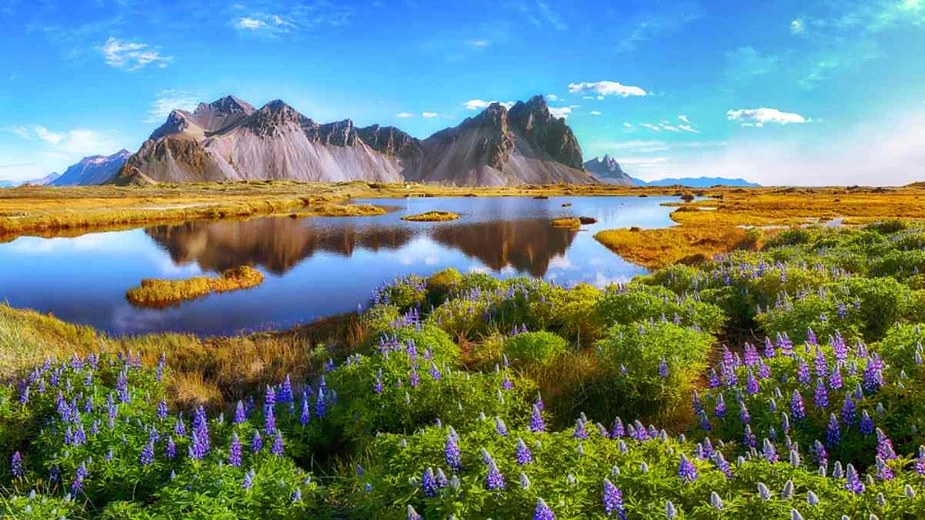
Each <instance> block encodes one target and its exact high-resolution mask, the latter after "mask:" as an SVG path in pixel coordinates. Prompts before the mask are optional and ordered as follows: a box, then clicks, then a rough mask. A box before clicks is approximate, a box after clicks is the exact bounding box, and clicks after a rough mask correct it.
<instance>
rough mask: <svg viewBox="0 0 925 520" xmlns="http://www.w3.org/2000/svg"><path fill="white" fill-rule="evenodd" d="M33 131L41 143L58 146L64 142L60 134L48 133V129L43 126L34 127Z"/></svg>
mask: <svg viewBox="0 0 925 520" xmlns="http://www.w3.org/2000/svg"><path fill="white" fill-rule="evenodd" d="M33 131H35V135H36V137H38V138H39V139H41V140H42V141H45V142H46V143H51V144H58V143H60V142H61V141H62V140H64V136H62V135H61V134H56V133H54V132H49V131H48V129H47V128H45V127H44V126H40V125H36V126H35V127H33Z"/></svg>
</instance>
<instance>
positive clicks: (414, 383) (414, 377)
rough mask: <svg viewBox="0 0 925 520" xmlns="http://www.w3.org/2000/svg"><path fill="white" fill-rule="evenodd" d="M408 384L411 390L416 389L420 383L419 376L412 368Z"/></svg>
mask: <svg viewBox="0 0 925 520" xmlns="http://www.w3.org/2000/svg"><path fill="white" fill-rule="evenodd" d="M408 383H409V384H410V385H411V388H417V387H418V385H419V384H420V383H421V376H419V375H418V371H417V370H416V369H415V368H414V367H412V368H411V376H410V377H409V378H408Z"/></svg>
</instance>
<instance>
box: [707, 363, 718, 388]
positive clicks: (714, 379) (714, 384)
mask: <svg viewBox="0 0 925 520" xmlns="http://www.w3.org/2000/svg"><path fill="white" fill-rule="evenodd" d="M719 384H720V383H719V377H718V376H717V375H716V369H715V368H711V369H710V380H709V382H708V383H707V386H708V387H709V388H719Z"/></svg>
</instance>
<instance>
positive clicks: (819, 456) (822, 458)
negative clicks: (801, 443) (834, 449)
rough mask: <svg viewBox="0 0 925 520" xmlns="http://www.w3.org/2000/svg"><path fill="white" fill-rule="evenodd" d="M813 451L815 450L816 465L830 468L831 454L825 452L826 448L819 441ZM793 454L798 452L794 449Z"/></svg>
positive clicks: (814, 445)
mask: <svg viewBox="0 0 925 520" xmlns="http://www.w3.org/2000/svg"><path fill="white" fill-rule="evenodd" d="M812 450H813V458H814V459H815V461H816V464H818V465H819V466H821V467H826V466H828V464H829V453H828V452H827V451H826V450H825V446H823V444H822V443H821V442H819V441H818V440H817V441H816V442H815V443H814V444H813V448H812ZM793 453H797V451H796V450H795V449H794V450H793Z"/></svg>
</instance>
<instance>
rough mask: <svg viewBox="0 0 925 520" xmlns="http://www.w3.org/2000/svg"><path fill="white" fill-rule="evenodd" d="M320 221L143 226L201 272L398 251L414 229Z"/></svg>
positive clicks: (283, 267) (277, 270)
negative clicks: (359, 252) (323, 254)
mask: <svg viewBox="0 0 925 520" xmlns="http://www.w3.org/2000/svg"><path fill="white" fill-rule="evenodd" d="M320 222H322V221H319V220H318V219H307V220H293V219H289V218H261V219H256V220H247V221H242V222H189V223H186V224H182V225H179V226H158V227H153V228H149V229H146V230H145V233H147V234H148V236H150V237H151V238H152V239H154V241H155V242H156V243H157V244H158V245H160V246H161V247H162V248H163V249H164V250H166V251H167V252H168V253H169V254H170V258H171V259H172V260H173V261H174V262H175V263H177V264H189V263H192V262H196V264H198V265H199V268H200V269H202V270H203V271H216V272H220V271H224V270H226V269H229V268H232V267H239V266H242V265H250V266H260V267H263V268H264V269H265V270H266V271H268V272H270V273H273V274H276V275H282V274H285V273H286V272H287V271H289V270H290V269H292V268H293V267H295V266H296V265H297V264H299V263H300V262H301V261H303V260H305V259H306V258H310V257H311V256H313V255H314V254H315V253H317V252H319V251H326V252H329V253H336V254H340V255H343V256H347V257H349V256H351V255H352V254H353V252H354V250H355V249H356V248H358V247H359V248H363V249H366V250H369V251H379V250H382V249H385V250H393V251H394V250H397V249H399V248H401V247H402V246H404V245H405V244H407V243H408V241H409V240H411V238H412V237H413V236H414V232H413V231H412V230H411V229H408V228H398V227H386V228H379V227H357V226H354V225H349V224H348V225H343V226H325V225H323V224H322V225H319V223H320Z"/></svg>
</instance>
